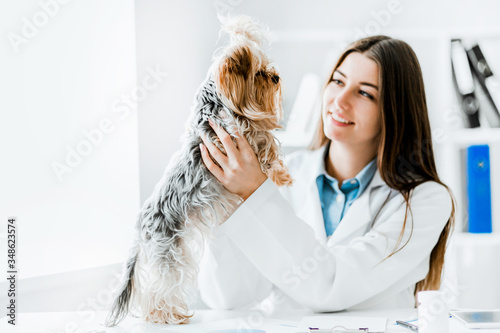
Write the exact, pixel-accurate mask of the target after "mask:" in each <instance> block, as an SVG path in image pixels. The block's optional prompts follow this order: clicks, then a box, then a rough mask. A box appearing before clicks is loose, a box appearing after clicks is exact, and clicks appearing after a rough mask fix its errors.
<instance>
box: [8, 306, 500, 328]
mask: <svg viewBox="0 0 500 333" xmlns="http://www.w3.org/2000/svg"><path fill="white" fill-rule="evenodd" d="M310 315H322V316H353V317H385V318H387V319H388V321H387V328H386V332H388V333H391V332H392V333H395V332H401V333H411V331H409V330H407V329H404V328H401V327H398V326H396V325H395V323H394V321H395V320H396V319H403V320H409V319H411V318H416V309H396V310H378V311H348V312H338V313H329V314H313V313H311V312H308V311H299V310H289V311H263V310H245V311H217V310H198V311H195V315H194V317H193V318H192V319H191V323H190V324H189V325H160V324H149V323H145V322H143V321H141V320H139V319H136V318H131V317H128V318H127V319H126V320H124V321H123V322H122V323H121V324H120V325H118V326H116V327H113V328H108V327H104V326H103V325H102V323H103V322H104V318H105V316H106V313H105V312H45V313H44V312H38V313H18V314H17V317H16V326H15V327H13V326H12V325H9V324H8V323H7V320H8V319H9V318H8V317H3V318H2V319H0V331H1V332H13V333H14V332H16V333H17V332H23V333H24V332H26V333H28V332H29V333H35V332H40V333H70V332H71V333H87V332H93V331H94V330H95V332H93V333H97V332H102V333H104V332H106V333H156V332H162V333H170V332H196V333H204V332H210V331H213V330H216V329H229V328H232V329H236V328H238V327H247V328H254V329H261V330H264V331H265V332H267V333H295V332H297V331H298V329H297V328H296V327H297V326H298V323H299V322H300V321H301V319H302V317H303V316H310ZM242 325H243V326H242ZM450 332H453V333H460V332H473V330H467V329H466V328H465V327H464V326H463V325H461V324H460V323H459V322H457V321H456V320H455V319H450ZM474 332H478V330H474ZM480 332H481V333H483V332H488V333H500V329H496V330H480Z"/></svg>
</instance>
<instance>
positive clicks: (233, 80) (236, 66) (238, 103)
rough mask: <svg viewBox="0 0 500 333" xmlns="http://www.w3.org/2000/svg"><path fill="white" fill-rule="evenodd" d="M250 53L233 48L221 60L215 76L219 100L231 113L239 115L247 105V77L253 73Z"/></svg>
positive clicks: (247, 50)
mask: <svg viewBox="0 0 500 333" xmlns="http://www.w3.org/2000/svg"><path fill="white" fill-rule="evenodd" d="M254 60H255V59H252V53H251V52H250V50H249V49H248V48H247V47H235V48H233V49H232V50H231V51H230V52H227V53H226V55H225V56H224V57H223V58H222V60H221V62H220V64H219V67H218V68H217V71H216V73H214V74H215V75H214V76H215V83H216V85H217V90H218V92H219V93H220V94H221V96H220V97H221V99H222V100H223V102H224V103H225V104H228V105H227V106H228V107H229V108H231V109H232V110H233V111H235V112H238V113H241V112H243V110H244V109H245V108H246V106H247V103H248V97H249V96H248V93H249V91H248V89H247V88H248V84H247V80H248V79H249V75H251V73H253V72H254V71H253V66H254V65H253V63H252V62H253V61H254Z"/></svg>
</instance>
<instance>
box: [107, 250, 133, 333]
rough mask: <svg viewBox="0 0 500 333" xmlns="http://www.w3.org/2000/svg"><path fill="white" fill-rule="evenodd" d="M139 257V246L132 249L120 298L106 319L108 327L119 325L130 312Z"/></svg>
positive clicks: (120, 290)
mask: <svg viewBox="0 0 500 333" xmlns="http://www.w3.org/2000/svg"><path fill="white" fill-rule="evenodd" d="M138 256H139V245H137V244H136V245H135V246H134V247H133V248H132V249H131V253H130V257H129V259H128V261H127V263H126V265H125V274H124V279H123V280H124V281H123V283H122V285H121V286H120V289H119V290H118V296H117V297H116V298H115V300H114V302H113V305H112V306H111V308H110V310H109V313H108V316H107V318H106V326H108V327H109V326H116V325H118V324H119V323H120V322H121V321H122V320H123V319H124V318H125V317H126V316H127V313H128V312H129V309H130V303H131V302H130V301H131V299H132V296H133V295H132V294H133V289H134V273H135V264H136V263H137V258H138Z"/></svg>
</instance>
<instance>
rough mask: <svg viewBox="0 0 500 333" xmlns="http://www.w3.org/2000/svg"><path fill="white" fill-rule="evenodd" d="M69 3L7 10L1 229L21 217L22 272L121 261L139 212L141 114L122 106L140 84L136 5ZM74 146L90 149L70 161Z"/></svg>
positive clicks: (28, 3) (3, 17)
mask: <svg viewBox="0 0 500 333" xmlns="http://www.w3.org/2000/svg"><path fill="white" fill-rule="evenodd" d="M61 2H63V1H61ZM65 2H68V3H67V4H59V3H58V2H56V1H53V0H41V1H38V0H25V1H22V2H8V3H6V2H3V3H2V6H1V7H2V8H1V9H0V22H1V33H0V35H1V36H2V38H1V42H0V43H1V44H0V52H1V53H0V59H1V61H0V64H1V65H0V66H2V67H1V70H0V71H1V72H2V75H1V80H2V81H1V88H2V89H1V91H2V92H3V93H2V98H1V99H0V103H1V106H0V110H1V111H0V112H1V118H0V147H1V149H0V152H1V156H2V158H1V159H2V162H1V165H0V170H1V171H0V184H1V186H0V202H1V206H0V232H2V233H5V229H6V224H7V221H6V219H7V217H8V216H15V217H17V218H18V225H17V235H18V242H17V264H18V265H17V268H18V271H19V275H18V278H28V277H33V276H39V275H46V274H55V273H59V272H63V271H72V270H79V269H84V268H88V267H96V266H102V265H106V264H110V263H115V262H121V261H123V260H124V259H125V257H126V254H127V251H128V248H129V246H130V243H131V242H132V226H133V225H134V222H135V216H136V214H137V212H138V208H139V190H138V188H139V171H138V144H137V115H136V112H135V111H132V112H130V115H129V116H128V117H120V115H121V113H116V112H113V106H114V103H115V102H117V101H118V102H119V101H120V98H121V95H122V94H129V93H130V92H131V89H132V88H133V87H134V86H135V85H136V58H135V21H134V2H133V1H132V0H125V1H124V0H113V1H99V0H94V1H65ZM47 3H51V4H52V5H50V6H49V5H47V6H46V7H47V9H45V10H44V9H43V8H42V4H47ZM44 12H45V14H44ZM47 13H50V15H49V14H47ZM44 18H45V19H46V20H44ZM25 20H26V21H29V22H31V23H35V24H36V25H38V26H39V27H38V28H36V29H37V31H33V30H31V31H30V30H29V29H28V28H24V26H27V25H29V23H25V22H26V21H25ZM13 34H16V35H17V36H19V38H25V39H23V42H22V43H21V44H19V45H18V44H16V43H11V42H10V39H11V38H14V37H12V36H14V35H13ZM9 38H10V39H9ZM16 38H17V37H16ZM17 40H20V39H17ZM16 49H17V50H16ZM5 73H7V75H5ZM153 93H154V92H153ZM104 119H108V125H107V126H106V127H105V128H108V129H109V131H108V132H107V133H102V132H101V135H99V134H98V133H97V132H96V129H99V126H100V124H101V122H102V121H103V120H104ZM101 129H102V128H101ZM101 129H99V131H101ZM82 131H89V132H92V133H94V134H93V138H94V139H93V140H94V142H95V143H89V139H87V138H86V137H85V135H84V134H83V132H82ZM68 147H69V148H70V149H74V150H77V151H78V150H79V149H80V151H81V152H82V153H83V155H86V156H81V157H80V159H78V158H77V157H75V156H73V157H72V158H71V159H70V161H69V163H70V164H71V163H72V164H71V165H70V167H68V163H67V161H66V159H67V155H68ZM54 162H58V163H60V166H61V165H66V169H64V171H61V172H59V176H58V172H56V171H55V169H54ZM61 170H63V169H61ZM2 236H3V237H2V240H1V241H2V246H0V248H1V249H2V250H1V254H2V260H0V268H1V271H2V272H5V271H6V269H5V264H6V260H5V258H6V257H5V253H4V252H5V234H3V235H2ZM2 290H3V289H2Z"/></svg>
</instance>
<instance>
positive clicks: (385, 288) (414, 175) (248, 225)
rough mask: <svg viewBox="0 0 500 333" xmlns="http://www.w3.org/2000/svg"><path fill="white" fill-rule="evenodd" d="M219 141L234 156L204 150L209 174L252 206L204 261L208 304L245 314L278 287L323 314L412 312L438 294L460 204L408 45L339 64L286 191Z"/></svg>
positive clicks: (379, 47)
mask: <svg viewBox="0 0 500 333" xmlns="http://www.w3.org/2000/svg"><path fill="white" fill-rule="evenodd" d="M214 130H215V131H216V132H217V134H218V136H219V137H220V138H221V140H222V141H223V142H225V144H224V146H225V148H226V151H227V156H225V155H223V154H222V153H221V152H220V151H219V150H218V149H217V148H216V147H215V146H214V145H213V144H210V143H209V142H206V141H204V143H205V145H206V147H205V146H203V147H202V157H203V160H204V162H205V165H206V166H207V168H208V169H209V170H210V171H211V172H212V173H213V174H214V175H215V176H216V177H217V179H219V180H220V181H221V182H222V183H223V185H224V186H225V187H226V188H227V189H228V190H229V191H231V192H233V193H236V194H238V195H240V196H241V197H242V198H243V199H244V200H245V202H244V203H243V204H242V205H241V206H240V207H239V208H238V210H237V211H236V212H235V213H234V214H233V215H232V216H231V218H230V219H229V220H227V221H226V222H225V223H224V224H223V225H222V226H221V228H220V230H219V234H218V235H217V237H216V239H215V240H213V242H212V245H211V248H210V250H209V251H208V253H207V255H206V257H205V259H204V261H203V264H202V269H201V272H200V290H201V295H202V299H203V300H204V301H205V303H206V304H207V305H209V306H210V307H213V308H226V309H229V308H236V307H243V306H247V305H251V304H255V302H259V301H262V300H263V299H265V298H266V297H268V296H269V295H270V294H271V292H272V290H273V289H276V288H277V289H279V290H281V291H283V292H284V294H285V295H286V296H287V301H290V302H291V303H293V302H292V300H293V301H295V303H298V304H299V305H301V306H305V307H308V308H310V309H312V310H314V311H339V310H344V309H367V308H372V309H374V308H377V309H380V308H396V307H413V306H414V305H415V297H414V295H416V293H417V292H418V291H420V290H427V289H438V288H439V286H440V282H441V273H442V266H443V262H444V253H445V249H446V242H447V238H448V235H449V233H450V231H451V228H452V226H453V221H454V204H453V199H452V195H451V192H450V191H449V190H448V188H447V187H446V186H445V185H444V184H443V183H442V182H441V181H440V179H439V177H438V175H437V172H436V166H435V163H434V155H433V149H432V142H431V131H430V125H429V119H428V115H427V106H426V100H425V92H424V84H423V80H422V73H421V70H420V66H419V63H418V60H417V58H416V56H415V54H414V52H413V51H412V49H411V48H410V47H409V46H408V45H407V44H406V43H404V42H402V41H399V40H395V39H392V38H389V37H386V36H375V37H368V38H364V39H361V40H359V41H357V42H354V43H353V44H351V45H350V46H349V47H348V48H347V50H346V51H345V52H344V53H343V54H342V55H341V56H340V58H339V60H338V62H337V64H336V65H335V67H334V68H333V70H332V72H331V74H330V76H329V78H328V82H327V84H326V86H325V88H324V91H323V101H322V115H321V118H320V121H319V126H318V129H317V133H316V136H315V138H314V140H313V143H312V145H311V150H308V151H302V152H298V153H295V154H292V155H291V156H290V157H289V158H288V159H287V166H288V168H289V171H290V173H291V175H292V177H293V178H294V185H293V186H291V187H289V188H280V189H278V188H277V187H276V186H275V185H274V184H273V183H272V182H271V181H270V180H266V176H265V175H264V174H263V173H262V172H261V171H260V168H259V165H258V162H257V159H256V157H255V156H254V154H253V153H252V151H251V149H250V148H249V146H248V143H246V142H245V140H244V139H239V140H238V147H239V148H236V146H235V145H234V144H232V142H231V141H230V140H226V139H227V134H226V133H225V132H224V131H223V130H222V129H220V128H214ZM207 148H208V149H207ZM209 153H210V154H211V155H212V156H213V158H214V159H215V160H216V161H217V162H218V163H219V165H220V166H221V167H218V166H217V165H216V164H214V163H213V162H212V160H211V159H210V155H209Z"/></svg>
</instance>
